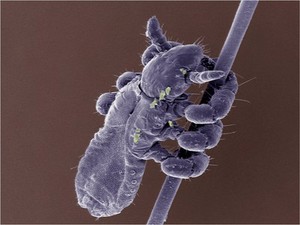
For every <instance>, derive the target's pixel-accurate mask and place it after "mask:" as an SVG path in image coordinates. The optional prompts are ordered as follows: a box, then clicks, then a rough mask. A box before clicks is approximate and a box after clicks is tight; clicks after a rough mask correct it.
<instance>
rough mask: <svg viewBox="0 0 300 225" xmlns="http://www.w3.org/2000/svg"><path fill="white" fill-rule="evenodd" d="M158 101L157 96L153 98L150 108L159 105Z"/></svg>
mask: <svg viewBox="0 0 300 225" xmlns="http://www.w3.org/2000/svg"><path fill="white" fill-rule="evenodd" d="M157 102H158V101H157V99H156V98H155V99H154V100H153V102H151V103H150V108H151V109H154V108H155V106H157Z"/></svg>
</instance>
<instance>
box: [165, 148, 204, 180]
mask: <svg viewBox="0 0 300 225" xmlns="http://www.w3.org/2000/svg"><path fill="white" fill-rule="evenodd" d="M208 164H209V156H208V155H206V154H205V153H194V154H191V155H190V157H188V158H181V157H169V158H167V159H165V160H164V161H162V162H161V169H162V171H163V172H164V173H165V174H167V175H168V176H172V177H177V178H181V179H188V178H190V177H198V176H200V175H202V174H203V173H204V172H205V170H206V169H207V167H208Z"/></svg>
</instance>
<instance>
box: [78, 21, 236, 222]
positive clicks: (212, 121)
mask: <svg viewBox="0 0 300 225" xmlns="http://www.w3.org/2000/svg"><path fill="white" fill-rule="evenodd" d="M146 34H147V36H148V37H149V38H150V40H151V41H152V45H150V46H149V47H148V48H147V49H146V51H145V52H144V54H143V56H142V62H143V65H144V66H145V67H144V69H143V71H142V73H134V72H126V73H124V74H122V75H121V76H120V77H119V78H118V80H117V84H116V86H117V88H118V89H119V91H118V92H114V93H105V94H103V95H101V96H100V97H99V99H98V101H97V106H96V108H97V111H98V112H99V113H100V114H102V115H106V117H105V123H104V127H103V128H101V129H100V130H99V131H98V132H97V133H96V134H95V136H94V138H93V139H92V140H91V142H90V145H89V146H88V148H87V151H86V153H85V156H84V157H83V158H82V159H81V160H80V163H79V166H78V173H77V175H76V180H75V187H76V193H77V198H78V203H79V205H80V206H81V207H83V208H87V209H88V211H89V213H90V214H91V215H92V216H95V217H106V216H112V215H115V214H118V213H120V212H121V211H122V209H123V208H125V207H127V206H129V205H130V204H131V203H132V201H133V200H134V198H135V195H136V193H137V190H138V188H139V185H140V183H141V180H142V176H143V173H144V170H145V165H146V160H148V159H153V160H155V161H156V162H159V163H161V168H162V171H163V172H164V173H166V174H167V175H170V176H174V177H178V178H189V177H197V176H200V175H201V174H202V173H203V172H204V171H205V170H206V168H207V166H208V164H209V157H208V156H207V155H206V154H205V153H204V151H205V149H210V148H213V147H214V146H216V145H217V143H218V142H219V140H220V137H221V134H222V128H223V125H222V123H221V121H220V119H222V118H223V117H225V116H226V115H227V113H228V112H229V110H230V108H231V105H232V103H233V100H234V97H235V94H236V92H237V81H236V77H235V76H234V74H232V73H231V74H229V75H228V76H227V78H226V80H225V82H222V85H218V79H222V77H223V76H224V75H225V74H224V73H223V72H222V71H214V70H212V69H213V68H210V67H213V66H212V65H213V63H214V62H213V61H212V60H211V59H209V58H208V57H206V56H205V55H204V54H203V50H202V48H201V46H199V45H195V44H192V45H182V44H180V43H177V42H170V41H167V40H166V38H165V36H164V35H163V34H162V31H161V28H160V26H159V23H158V21H157V19H156V18H155V17H152V18H151V19H150V20H149V21H148V26H147V32H146ZM208 69H210V70H208ZM205 82H209V85H210V88H211V90H212V91H211V93H210V94H212V97H211V99H210V101H209V102H208V103H207V104H202V105H193V104H192V103H191V102H189V101H188V95H187V94H186V93H185V91H186V90H187V89H188V88H189V87H190V85H192V84H193V83H196V84H201V83H205ZM183 116H184V117H186V119H187V120H189V121H191V122H193V123H195V124H199V125H195V126H194V129H193V130H192V131H184V129H182V128H181V127H179V126H178V125H177V124H176V122H175V121H176V120H177V119H179V118H180V117H183ZM168 138H171V139H176V140H177V141H178V144H179V145H180V147H182V148H185V149H187V150H188V151H189V153H190V154H188V156H185V157H182V156H180V154H178V152H177V153H175V154H172V153H169V152H168V151H167V150H166V149H164V148H162V147H161V146H160V145H159V141H164V140H166V139H168Z"/></svg>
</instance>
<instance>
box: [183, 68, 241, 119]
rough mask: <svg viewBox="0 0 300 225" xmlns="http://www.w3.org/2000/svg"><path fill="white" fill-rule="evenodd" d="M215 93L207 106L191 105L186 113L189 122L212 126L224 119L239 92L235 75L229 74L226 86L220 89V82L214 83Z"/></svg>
mask: <svg viewBox="0 0 300 225" xmlns="http://www.w3.org/2000/svg"><path fill="white" fill-rule="evenodd" d="M212 85H215V86H214V87H213V89H214V93H213V95H212V96H211V98H210V100H209V102H208V103H207V104H200V105H189V106H187V107H186V109H185V111H184V113H185V117H186V119H187V120H188V121H190V122H192V123H195V124H211V123H215V122H216V121H217V120H220V119H223V118H224V117H225V116H226V115H227V114H228V112H229V111H230V108H231V106H232V103H233V101H234V98H235V94H236V92H237V88H238V84H237V79H236V77H235V75H234V74H233V73H231V74H229V75H228V76H227V78H226V80H225V83H224V85H221V86H220V87H218V86H217V85H218V80H216V81H213V82H212Z"/></svg>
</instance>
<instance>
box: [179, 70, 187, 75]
mask: <svg viewBox="0 0 300 225" xmlns="http://www.w3.org/2000/svg"><path fill="white" fill-rule="evenodd" d="M179 70H180V72H181V73H182V75H186V74H187V70H186V69H184V68H180V69H179Z"/></svg>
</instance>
